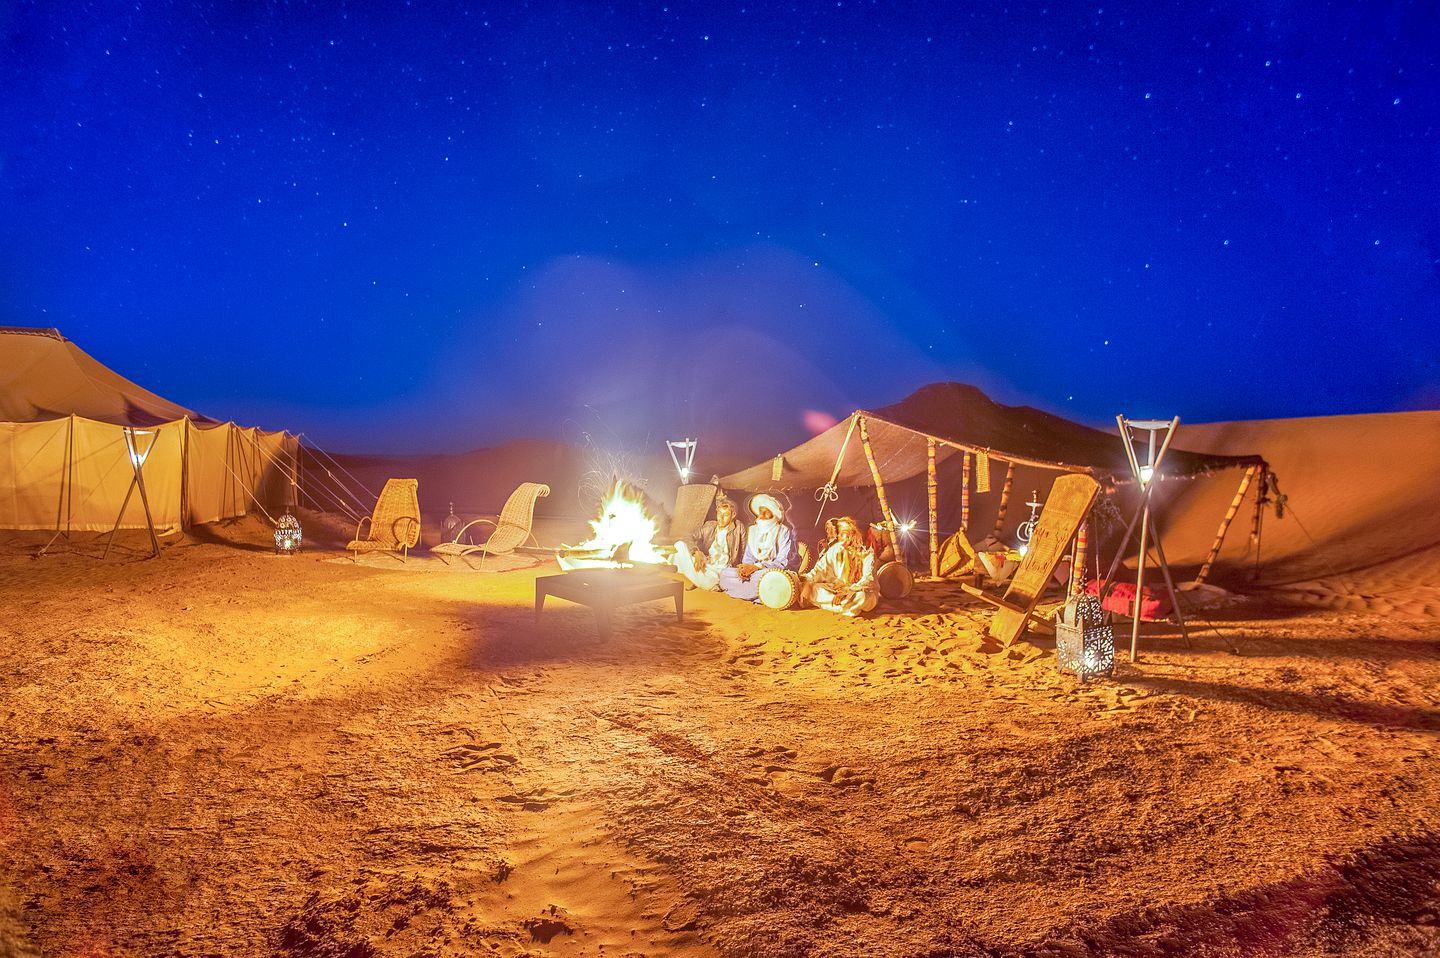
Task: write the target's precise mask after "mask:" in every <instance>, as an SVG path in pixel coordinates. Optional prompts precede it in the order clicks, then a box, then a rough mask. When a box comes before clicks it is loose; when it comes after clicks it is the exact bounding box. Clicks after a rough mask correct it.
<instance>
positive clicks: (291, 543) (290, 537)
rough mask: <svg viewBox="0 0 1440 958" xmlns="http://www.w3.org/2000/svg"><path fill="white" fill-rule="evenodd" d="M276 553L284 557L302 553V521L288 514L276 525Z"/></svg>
mask: <svg viewBox="0 0 1440 958" xmlns="http://www.w3.org/2000/svg"><path fill="white" fill-rule="evenodd" d="M275 551H276V553H278V554H279V555H282V556H288V555H294V554H295V553H297V552H299V551H300V520H299V519H296V518H295V517H294V516H292V515H291V514H290V513H288V512H287V513H285V514H284V515H283V516H281V517H280V519H279V520H278V521H277V522H276V523H275Z"/></svg>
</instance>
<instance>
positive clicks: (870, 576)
mask: <svg viewBox="0 0 1440 958" xmlns="http://www.w3.org/2000/svg"><path fill="white" fill-rule="evenodd" d="M844 549H845V547H844V544H843V543H839V542H837V543H835V544H834V545H832V546H830V548H828V549H826V550H825V552H824V554H822V555H821V556H820V559H819V561H818V562H816V563H815V568H813V569H811V570H810V571H809V572H807V573H806V574H805V584H804V591H803V593H802V595H803V597H804V599H805V600H806V601H808V602H810V603H811V604H812V605H815V606H817V607H818V608H821V609H828V610H829V611H831V612H839V613H840V614H842V615H850V616H853V615H859V614H860V613H861V612H869V611H870V610H872V609H874V608H875V606H877V605H878V604H879V603H880V586H879V584H878V583H877V582H876V581H875V553H874V552H872V551H870V550H869V549H866V550H864V561H863V563H862V565H861V568H860V577H859V578H858V579H856V580H855V581H854V582H853V583H848V582H847V581H846V580H845V577H844V575H843V571H844V567H843V564H842V563H841V558H840V556H841V553H842V552H843V551H844Z"/></svg>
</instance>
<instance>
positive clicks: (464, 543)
mask: <svg viewBox="0 0 1440 958" xmlns="http://www.w3.org/2000/svg"><path fill="white" fill-rule="evenodd" d="M548 495H550V487H549V486H547V485H545V484H543V483H539V482H522V483H520V485H519V486H518V487H516V489H515V491H514V492H512V493H510V498H509V499H506V500H505V508H503V509H501V510H500V516H499V518H498V519H475V520H472V521H470V522H467V523H465V524H464V525H463V526H461V527H460V528H459V529H458V530H456V532H455V536H454V538H452V539H451V540H450V541H449V542H442V543H440V544H439V545H436V546H431V547H430V552H431V554H433V555H435V556H438V557H439V559H440V561H441V562H444V563H446V564H447V565H448V564H449V562H450V558H451V557H458V558H461V559H464V560H465V561H466V562H467V563H468V562H469V561H470V557H471V556H473V555H475V554H476V553H479V554H480V564H479V566H477V568H480V569H483V568H485V557H486V556H495V555H508V554H510V553H512V552H514V551H515V550H516V549H517V548H519V547H520V546H522V545H524V544H525V543H526V542H535V534H534V533H533V532H531V531H530V527H531V525H533V524H534V522H535V502H536V500H537V499H539V498H540V497H541V496H548ZM485 524H489V525H492V526H494V527H495V528H494V530H493V531H492V532H491V533H490V538H488V539H486V540H485V541H484V542H483V543H479V544H476V543H475V542H473V541H468V540H467V535H468V534H469V532H470V529H471V527H472V526H478V525H485ZM535 544H536V545H539V543H538V542H537V543H535Z"/></svg>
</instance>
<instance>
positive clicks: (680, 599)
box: [675, 582, 685, 622]
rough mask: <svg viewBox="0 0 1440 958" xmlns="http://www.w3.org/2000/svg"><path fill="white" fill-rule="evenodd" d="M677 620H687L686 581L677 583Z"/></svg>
mask: <svg viewBox="0 0 1440 958" xmlns="http://www.w3.org/2000/svg"><path fill="white" fill-rule="evenodd" d="M675 621H676V622H684V621H685V583H683V582H677V583H675Z"/></svg>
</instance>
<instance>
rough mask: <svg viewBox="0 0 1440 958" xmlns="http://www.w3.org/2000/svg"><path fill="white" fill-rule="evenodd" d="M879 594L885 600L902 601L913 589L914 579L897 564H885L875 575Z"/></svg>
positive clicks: (901, 565)
mask: <svg viewBox="0 0 1440 958" xmlns="http://www.w3.org/2000/svg"><path fill="white" fill-rule="evenodd" d="M875 581H876V583H877V584H878V585H879V586H880V594H881V595H882V596H884V597H885V598H887V599H903V598H905V597H906V596H907V595H909V594H910V590H911V589H913V588H915V577H914V576H913V575H911V574H910V570H909V569H907V568H905V566H904V564H902V563H899V562H887V563H885V564H884V565H882V566H881V567H880V568H879V570H878V571H877V572H876V573H875Z"/></svg>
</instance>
